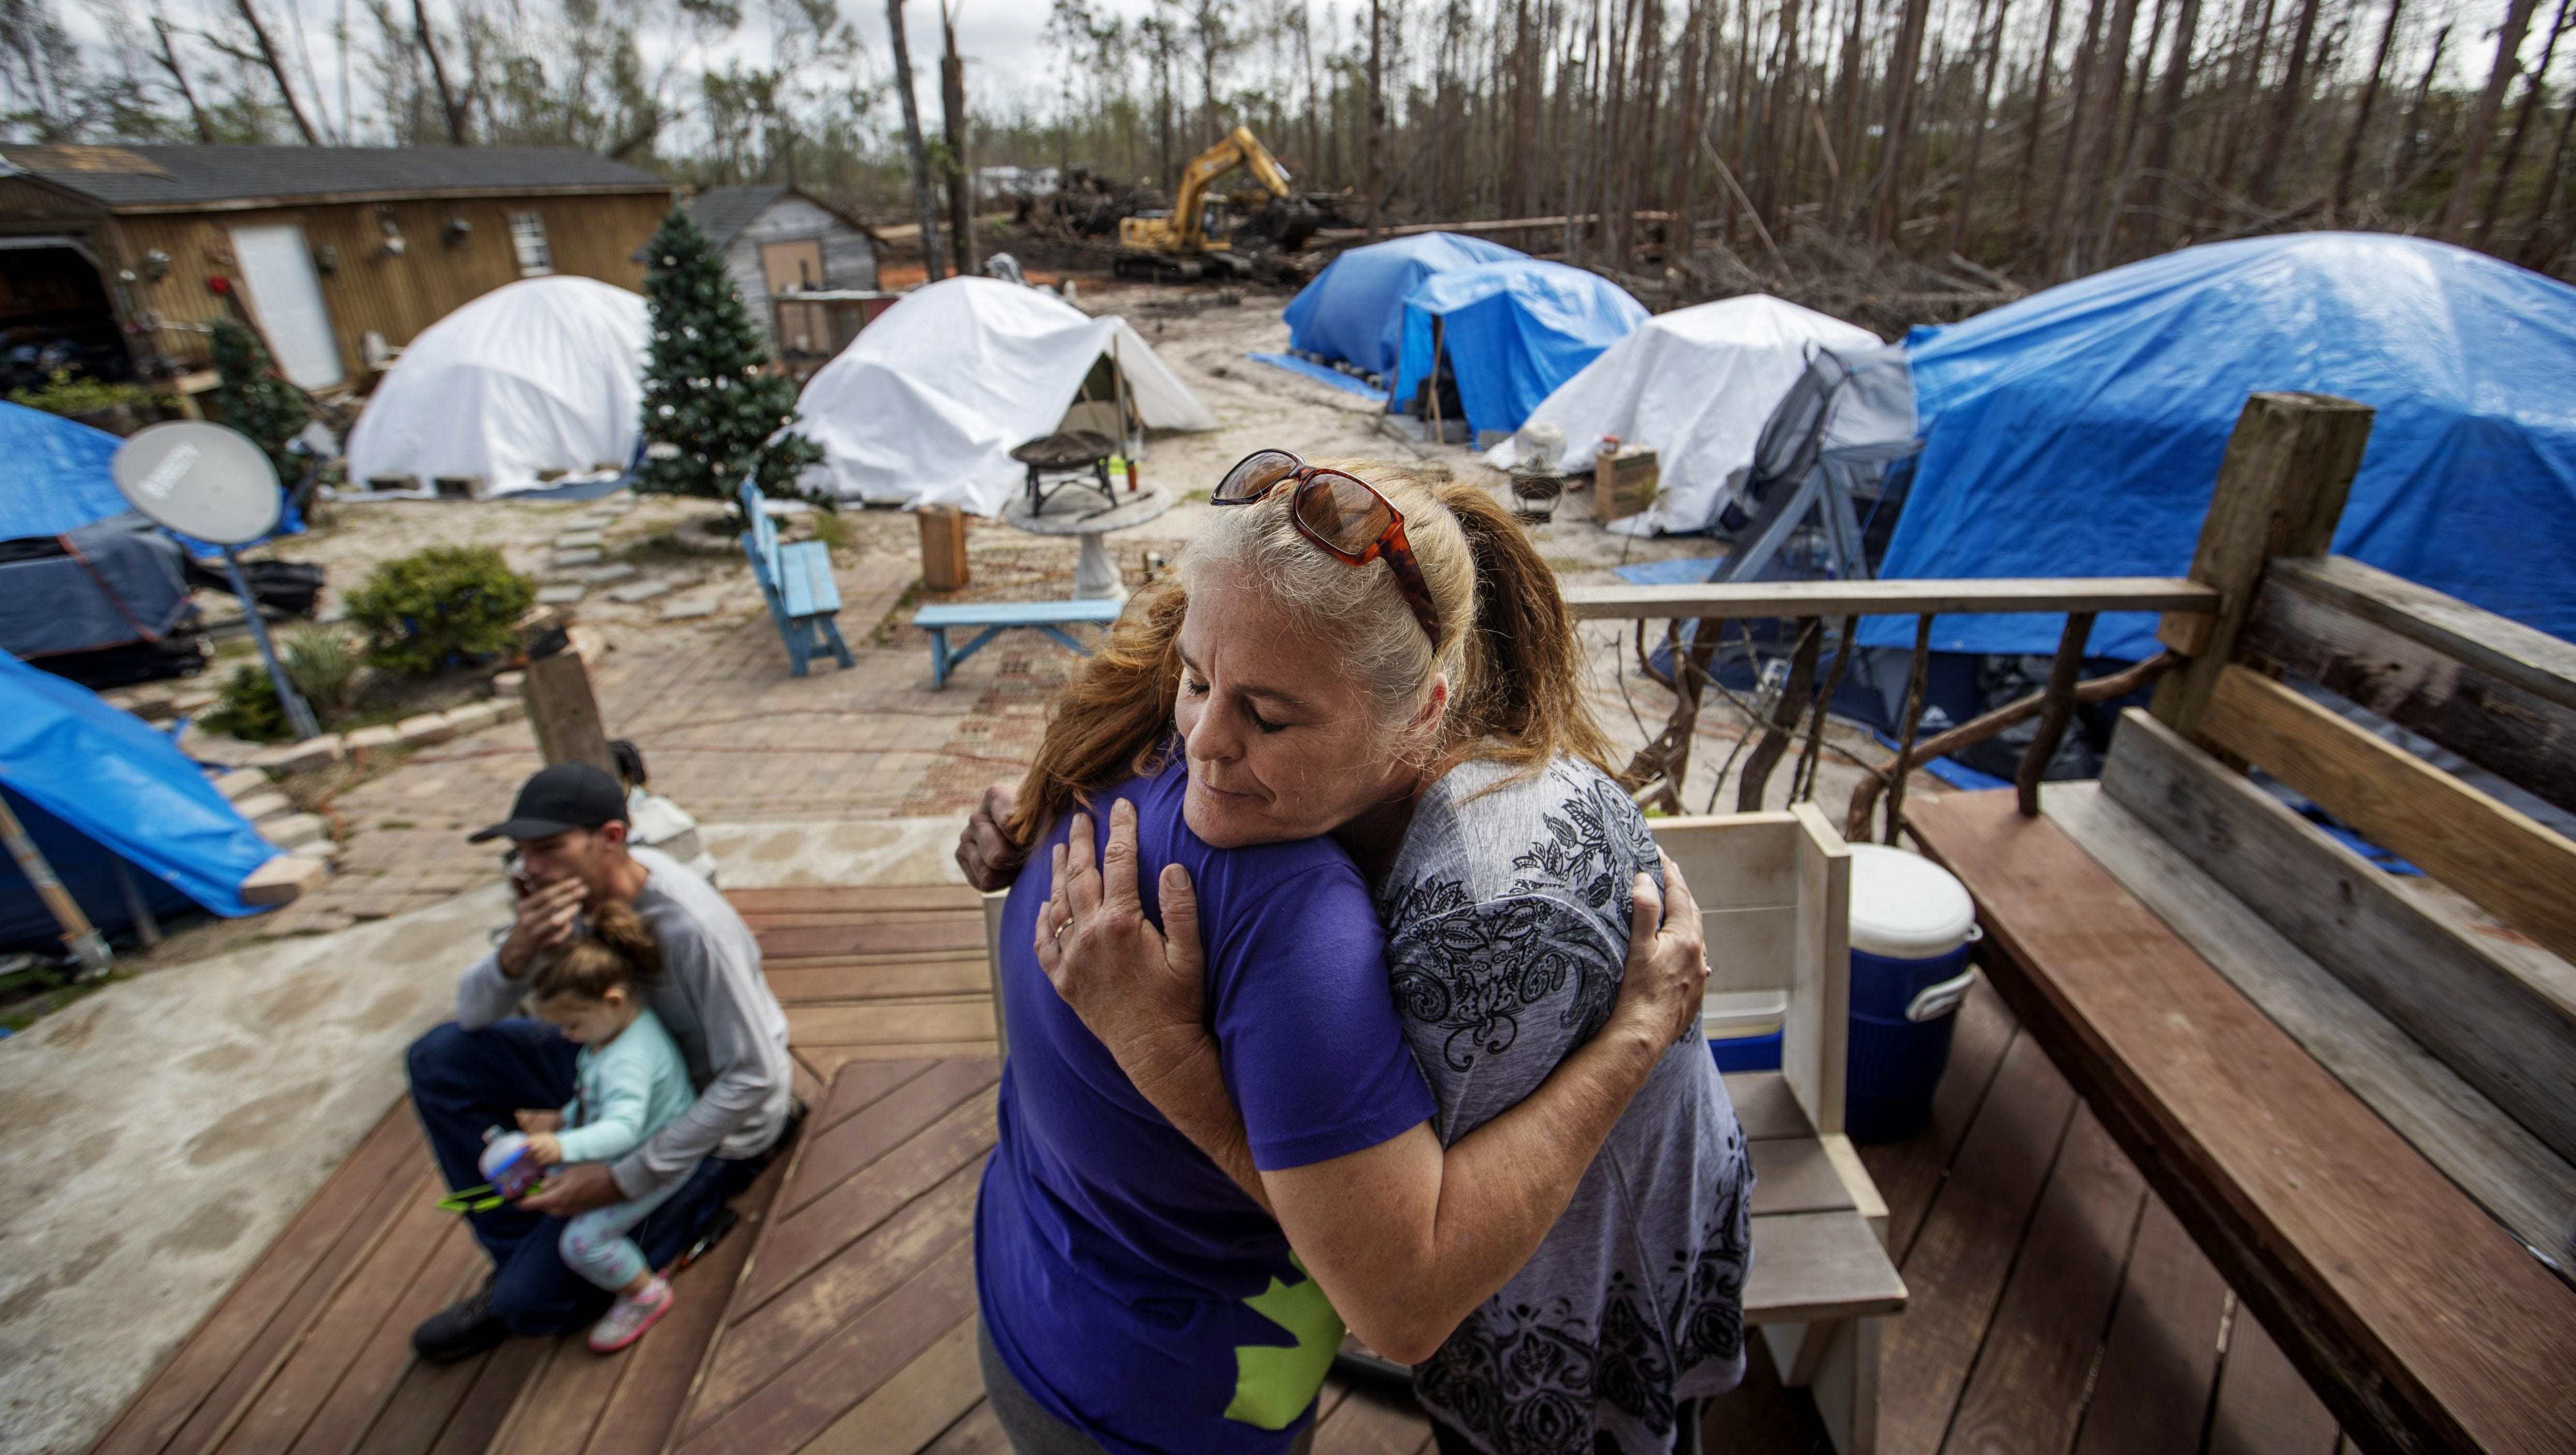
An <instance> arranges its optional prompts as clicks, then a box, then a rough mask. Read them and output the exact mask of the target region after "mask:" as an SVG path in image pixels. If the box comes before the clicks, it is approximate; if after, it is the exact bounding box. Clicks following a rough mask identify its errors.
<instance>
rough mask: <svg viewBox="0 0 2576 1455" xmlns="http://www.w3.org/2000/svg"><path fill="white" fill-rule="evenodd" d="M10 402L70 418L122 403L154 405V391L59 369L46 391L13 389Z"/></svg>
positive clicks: (47, 384)
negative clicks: (73, 374)
mask: <svg viewBox="0 0 2576 1455" xmlns="http://www.w3.org/2000/svg"><path fill="white" fill-rule="evenodd" d="M9 399H10V401H11V402H12V403H16V404H23V405H25V406H27V407H28V408H29V409H41V410H43V411H45V412H46V413H47V414H59V415H62V416H64V417H66V418H68V417H70V416H72V415H75V414H95V413H97V412H98V411H100V410H102V409H114V408H115V407H116V406H118V405H120V404H123V405H128V406H132V407H135V408H144V407H147V406H149V405H150V404H151V403H152V391H151V390H149V389H146V388H143V387H142V386H141V385H138V384H110V383H108V382H107V381H106V380H104V379H92V378H89V377H87V376H86V375H84V376H82V377H79V378H74V377H73V376H72V371H71V370H69V369H56V370H55V371H54V372H53V373H51V374H49V375H47V376H46V378H45V387H44V388H42V389H12V390H10V391H9Z"/></svg>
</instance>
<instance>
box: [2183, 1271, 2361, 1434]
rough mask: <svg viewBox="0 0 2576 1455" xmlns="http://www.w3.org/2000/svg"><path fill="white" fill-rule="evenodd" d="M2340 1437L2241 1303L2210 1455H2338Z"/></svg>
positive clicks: (2211, 1420)
mask: <svg viewBox="0 0 2576 1455" xmlns="http://www.w3.org/2000/svg"><path fill="white" fill-rule="evenodd" d="M2340 1438H2341V1432H2340V1431H2338V1430H2337V1429H2336V1428H2335V1421H2334V1416H2333V1415H2331V1414H2328V1413H2327V1412H2326V1407H2325V1406H2324V1405H2323V1404H2321V1403H2319V1402H2318V1400H2317V1397H2316V1395H2315V1394H2314V1393H2313V1392H2311V1391H2310V1390H2309V1388H2308V1384H2307V1381H2306V1380H2304V1379H2301V1378H2300V1377H2299V1372H2298V1371H2297V1370H2295V1369H2293V1368H2291V1367H2290V1361H2289V1359H2288V1357H2287V1356H2285V1355H2284V1354H2282V1352H2281V1346H2280V1345H2279V1344H2276V1343H2274V1342H2273V1341H2272V1336H2271V1334H2270V1333H2269V1332H2267V1331H2266V1330H2265V1329H2264V1327H2263V1325H2262V1323H2261V1322H2260V1321H2259V1320H2257V1319H2256V1318H2255V1317H2254V1316H2253V1315H2252V1314H2251V1313H2249V1312H2247V1311H2246V1310H2245V1309H2244V1308H2243V1307H2242V1306H2241V1305H2240V1306H2239V1307H2238V1308H2237V1310H2236V1322H2235V1324H2234V1325H2232V1326H2231V1327H2230V1328H2229V1329H2228V1333H2227V1366H2226V1368H2225V1369H2224V1370H2222V1371H2221V1372H2220V1374H2219V1376H2218V1405H2217V1408H2215V1409H2214V1410H2212V1411H2211V1412H2210V1417H2209V1455H2334V1449H2335V1446H2336V1444H2337V1443H2339V1441H2340Z"/></svg>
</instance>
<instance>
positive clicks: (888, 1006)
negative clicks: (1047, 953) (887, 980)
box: [787, 995, 993, 1056]
mask: <svg viewBox="0 0 2576 1455" xmlns="http://www.w3.org/2000/svg"><path fill="white" fill-rule="evenodd" d="M787 1038H788V1040H790V1041H791V1042H793V1041H804V1042H811V1043H813V1044H815V1045H834V1046H867V1045H895V1046H919V1045H923V1044H925V1043H933V1042H937V1043H953V1042H959V1041H990V1040H992V1039H993V1000H992V997H991V996H990V995H938V996H918V997H912V998H907V999H901V1000H880V1001H871V1002H869V1003H867V1004H865V1005H807V1006H794V1005H791V1006H789V1007H787ZM914 1054H915V1055H916V1056H917V1055H918V1054H919V1053H918V1052H916V1053H914Z"/></svg>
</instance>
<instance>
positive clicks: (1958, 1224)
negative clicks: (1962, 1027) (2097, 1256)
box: [1754, 1036, 2075, 1455]
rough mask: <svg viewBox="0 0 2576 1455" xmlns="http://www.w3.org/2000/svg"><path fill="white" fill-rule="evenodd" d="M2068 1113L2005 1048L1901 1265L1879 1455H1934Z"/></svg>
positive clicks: (2044, 1076) (2039, 1071)
mask: <svg viewBox="0 0 2576 1455" xmlns="http://www.w3.org/2000/svg"><path fill="white" fill-rule="evenodd" d="M2074 1111H2075V1092H2074V1089H2073V1088H2072V1087H2070V1086H2068V1085H2067V1084H2066V1081H2065V1079H2064V1078H2063V1077H2060V1076H2059V1075H2058V1074H2057V1070H2056V1068H2055V1067H2053V1066H2051V1065H2049V1063H2048V1057H2047V1056H2046V1055H2045V1054H2044V1053H2043V1052H2042V1051H2041V1050H2040V1049H2039V1047H2038V1045H2037V1044H2036V1043H2035V1042H2033V1041H2032V1040H2031V1039H2030V1038H2029V1037H2027V1036H2022V1037H2016V1038H2015V1040H2014V1043H2013V1046H2012V1048H2011V1050H2009V1051H2008V1052H2006V1053H2005V1055H2004V1061H2003V1066H2002V1068H2001V1069H2000V1070H1999V1071H1997V1072H1996V1073H1995V1083H1994V1087H1993V1089H1992V1091H1991V1092H1990V1093H1989V1094H1988V1096H1987V1097H1986V1103H1985V1107H1984V1109H1983V1110H1982V1111H1981V1112H1980V1113H1979V1115H1978V1117H1977V1119H1976V1122H1975V1124H1974V1125H1973V1126H1971V1127H1970V1128H1969V1130H1968V1136H1967V1139H1966V1141H1964V1142H1963V1143H1961V1145H1960V1148H1959V1156H1958V1162H1957V1165H1956V1166H1955V1167H1954V1168H1953V1170H1952V1171H1951V1174H1950V1176H1949V1178H1948V1180H1947V1181H1945V1182H1943V1183H1942V1184H1941V1187H1940V1190H1939V1192H1938V1193H1937V1194H1936V1195H1935V1196H1934V1198H1933V1201H1932V1207H1931V1211H1930V1213H1929V1214H1928V1215H1927V1216H1926V1217H1925V1219H1924V1222H1923V1230H1922V1232H1921V1234H1920V1235H1918V1236H1917V1237H1916V1238H1915V1240H1914V1246H1913V1248H1912V1249H1911V1250H1910V1251H1909V1252H1908V1253H1907V1255H1906V1258H1905V1261H1904V1263H1903V1264H1902V1265H1900V1266H1901V1270H1902V1272H1903V1273H1904V1276H1905V1282H1906V1288H1907V1290H1908V1292H1909V1293H1910V1294H1911V1295H1912V1296H1913V1304H1912V1307H1911V1308H1910V1309H1909V1310H1908V1311H1907V1313H1906V1315H1905V1317H1904V1318H1901V1319H1898V1320H1897V1321H1896V1322H1895V1323H1893V1324H1891V1325H1889V1327H1888V1331H1887V1353H1886V1364H1885V1368H1884V1372H1883V1373H1882V1374H1881V1376H1880V1382H1879V1388H1880V1389H1881V1391H1882V1392H1883V1398H1882V1400H1881V1406H1880V1414H1879V1439H1880V1441H1881V1448H1882V1449H1884V1450H1886V1451H1888V1452H1890V1455H1911V1452H1929V1451H1932V1450H1936V1449H1938V1448H1940V1445H1941V1440H1942V1437H1943V1435H1944V1434H1945V1433H1946V1432H1947V1431H1948V1429H1949V1426H1950V1418H1951V1415H1952V1413H1953V1411H1954V1410H1955V1409H1956V1408H1957V1405H1958V1400H1959V1394H1960V1391H1961V1389H1962V1388H1963V1386H1964V1385H1965V1384H1966V1382H1967V1377H1968V1370H1969V1366H1970V1363H1971V1362H1972V1361H1973V1360H1974V1359H1975V1358H1976V1353H1977V1346H1978V1344H1979V1343H1980V1342H1981V1341H1982V1339H1983V1337H1984V1334H1985V1330H1986V1327H1987V1325H1988V1323H1989V1322H1990V1321H1991V1319H1992V1316H1993V1312H1994V1307H1995V1302H1996V1300H1997V1299H1999V1298H2000V1297H2001V1296H2002V1294H2003V1287H2004V1279H2005V1277H2006V1275H2007V1274H2008V1273H2009V1272H2010V1271H2011V1268H2012V1261H2013V1257H2014V1254H2015V1252H2016V1251H2017V1250H2018V1249H2019V1248H2020V1246H2021V1242H2022V1238H2023V1235H2024V1231H2025V1229H2026V1228H2027V1226H2028V1224H2029V1221H2030V1216H2031V1211H2032V1209H2033V1207H2035V1206H2036V1205H2037V1203H2038V1201H2039V1196H2040V1191H2041V1189H2042V1188H2043V1187H2044V1186H2045V1185H2046V1183H2047V1180H2048V1171H2049V1167H2050V1165H2051V1164H2052V1163H2054V1162H2055V1161H2056V1157H2057V1148H2058V1144H2059V1142H2060V1141H2061V1140H2062V1137H2063V1134H2064V1131H2065V1128H2066V1125H2067V1123H2068V1122H2069V1121H2070V1120H2072V1118H2073V1116H2074ZM1754 1266H1755V1268H1756V1269H1759V1268H1760V1267H1761V1262H1760V1260H1759V1259H1758V1258H1757V1259H1756V1260H1755V1263H1754Z"/></svg>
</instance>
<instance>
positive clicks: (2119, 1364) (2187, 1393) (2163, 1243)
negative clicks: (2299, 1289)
mask: <svg viewBox="0 0 2576 1455" xmlns="http://www.w3.org/2000/svg"><path fill="white" fill-rule="evenodd" d="M2228 1304H2229V1297H2228V1292H2227V1284H2226V1281H2225V1280H2223V1279H2221V1278H2220V1277H2219V1276H2218V1270H2217V1269H2215V1268H2212V1267H2210V1266H2209V1259H2208V1258H2207V1257H2205V1256H2203V1255H2202V1253H2201V1251H2200V1249H2198V1248H2197V1247H2194V1246H2193V1245H2192V1241H2191V1235H2190V1234H2189V1233H2186V1232H2184V1231H2183V1228H2182V1224H2181V1223H2179V1222H2176V1221H2175V1220H2174V1215H2173V1211H2172V1209H2170V1208H2168V1207H2166V1206H2165V1205H2164V1201H2163V1199H2161V1198H2159V1197H2157V1196H2156V1195H2155V1194H2154V1193H2149V1194H2147V1208H2146V1212H2145V1213H2144V1214H2143V1215H2142V1216H2141V1217H2140V1218H2139V1220H2138V1241H2137V1243H2136V1245H2135V1246H2134V1247H2133V1248H2132V1249H2131V1251H2130V1254H2129V1267H2128V1271H2127V1272H2126V1273H2125V1274H2124V1275H2123V1276H2122V1278H2121V1281H2120V1305H2119V1308H2118V1309H2117V1311H2115V1312H2114V1313H2113V1314H2112V1315H2111V1334H2110V1338H2109V1339H2108V1340H2107V1341H2106V1342H2105V1343H2104V1344H2103V1347H2102V1372H2101V1375H2100V1377H2099V1378H2097V1379H2095V1380H2094V1381H2093V1396H2092V1399H2091V1400H2090V1401H2089V1402H2088V1403H2087V1405H2086V1407H2085V1415H2084V1428H2083V1429H2082V1430H2081V1431H2080V1432H2079V1433H2078V1434H2077V1435H2076V1438H2075V1455H2171V1452H2172V1451H2176V1450H2197V1449H2199V1448H2200V1436H2201V1426H2202V1424H2203V1423H2204V1422H2205V1421H2206V1420H2207V1419H2208V1415H2209V1394H2210V1390H2211V1388H2212V1386H2213V1385H2214V1384H2215V1383H2216V1381H2217V1379H2218V1339H2219V1334H2220V1332H2221V1330H2222V1329H2223V1328H2224V1327H2225V1324H2226V1318H2227V1309H2228Z"/></svg>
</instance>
